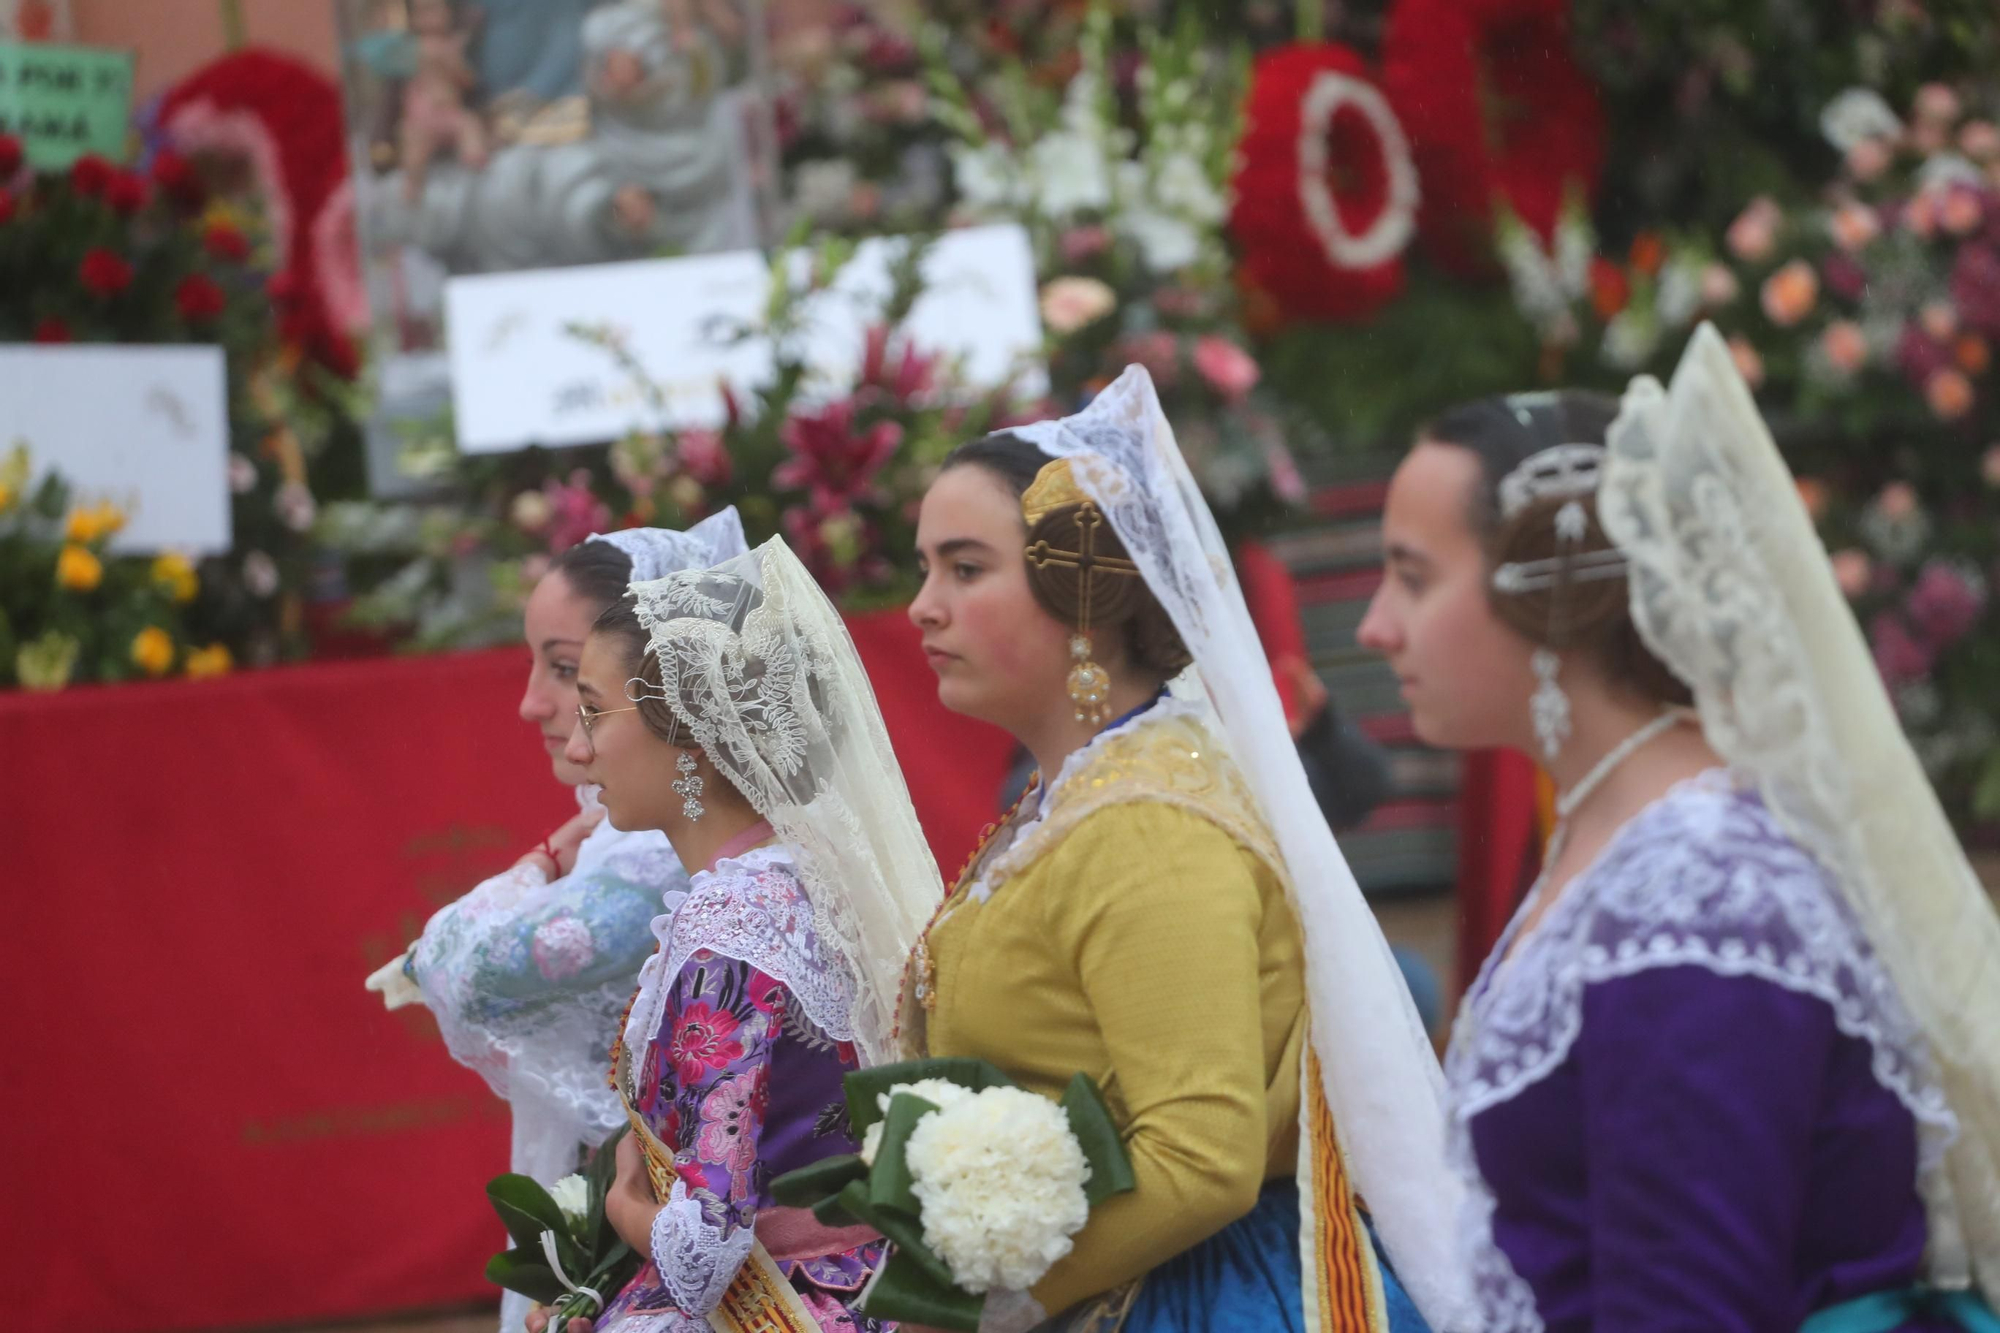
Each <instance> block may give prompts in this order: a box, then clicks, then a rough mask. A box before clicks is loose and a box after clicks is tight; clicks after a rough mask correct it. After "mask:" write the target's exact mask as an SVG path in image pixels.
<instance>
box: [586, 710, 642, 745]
mask: <svg viewBox="0 0 2000 1333" xmlns="http://www.w3.org/2000/svg"><path fill="white" fill-rule="evenodd" d="M638 711H639V705H637V704H633V705H632V706H631V707H630V708H592V707H591V706H590V705H589V704H578V705H577V706H576V721H577V725H578V726H580V727H582V728H583V741H584V744H586V745H588V746H590V749H591V753H593V754H595V753H596V752H597V742H596V740H595V738H594V737H593V736H592V735H591V728H592V727H594V726H596V725H597V719H598V718H600V717H610V716H611V715H612V714H613V713H636V712H638Z"/></svg>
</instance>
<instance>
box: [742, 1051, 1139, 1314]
mask: <svg viewBox="0 0 2000 1333" xmlns="http://www.w3.org/2000/svg"><path fill="white" fill-rule="evenodd" d="M846 1090H847V1104H848V1112H849V1116H850V1118H851V1120H852V1123H853V1125H854V1128H855V1130H856V1131H857V1132H859V1133H860V1134H861V1135H862V1136H863V1137H862V1149H861V1152H860V1153H858V1154H854V1155H851V1156H844V1157H835V1158H829V1159H828V1160H826V1161H823V1162H818V1163H815V1164H814V1165H812V1166H810V1167H807V1168H805V1169H803V1170H800V1171H794V1172H791V1173H790V1174H788V1175H784V1176H780V1177H779V1178H778V1179H777V1180H775V1181H773V1182H772V1184H771V1189H772V1193H773V1195H774V1197H776V1198H777V1199H778V1201H779V1202H780V1203H786V1204H789V1205H791V1206H794V1207H809V1208H812V1209H813V1210H814V1213H815V1215H816V1216H817V1217H818V1218H819V1220H820V1221H822V1222H824V1223H826V1224H827V1225H830V1226H843V1225H845V1226H852V1225H858V1224H866V1225H869V1226H872V1227H874V1228H875V1229H876V1230H878V1231H880V1232H881V1233H882V1234H883V1235H884V1236H886V1237H887V1238H888V1239H889V1241H890V1242H891V1246H892V1248H891V1250H890V1253H889V1257H888V1259H887V1261H886V1262H885V1263H884V1265H883V1267H882V1270H881V1272H880V1273H879V1274H878V1275H877V1277H876V1280H875V1282H874V1284H873V1285H872V1286H871V1287H870V1288H869V1290H868V1292H867V1294H866V1296H864V1297H863V1299H862V1304H861V1308H862V1310H863V1312H864V1313H867V1314H869V1315H872V1316H874V1317H876V1318H880V1319H894V1320H899V1321H913V1322H920V1323H925V1324H932V1325H936V1326H938V1327H942V1328H956V1329H967V1330H972V1329H977V1328H978V1327H979V1323H980V1313H981V1310H982V1309H983V1307H984V1305H985V1298H986V1295H987V1294H988V1293H989V1292H993V1291H1025V1290H1026V1289H1027V1288H1029V1287H1031V1286H1033V1285H1034V1284H1035V1283H1036V1282H1038V1281H1040V1280H1041V1278H1042V1276H1043V1275H1044V1274H1046V1273H1047V1272H1048V1271H1049V1269H1050V1268H1051V1267H1052V1266H1053V1265H1054V1264H1055V1263H1056V1261H1057V1260H1059V1259H1061V1258H1062V1257H1063V1256H1064V1255H1066V1254H1068V1253H1069V1252H1070V1248H1071V1243H1070V1237H1071V1236H1074V1235H1075V1234H1076V1233H1077V1232H1078V1231H1080V1230H1082V1229H1083V1224H1084V1223H1085V1222H1086V1221H1087V1220H1088V1219H1089V1216H1090V1210H1091V1209H1092V1208H1093V1207H1095V1206H1096V1205H1098V1204H1100V1203H1102V1202H1103V1201H1104V1200H1105V1199H1108V1198H1110V1197H1112V1196H1113V1195H1115V1194H1120V1193H1123V1192H1125V1191H1128V1190H1130V1189H1132V1188H1133V1187H1134V1184H1135V1183H1136V1182H1135V1179H1134V1177H1133V1174H1132V1164H1131V1161H1130V1159H1129V1158H1128V1157H1127V1156H1126V1154H1125V1148H1124V1144H1123V1143H1122V1142H1121V1141H1120V1140H1119V1137H1118V1129H1117V1126H1116V1125H1115V1124H1114V1123H1113V1122H1112V1119H1111V1114H1110V1112H1109V1111H1108V1110H1107V1109H1106V1108H1105V1105H1104V1101H1103V1098H1102V1096H1101V1095H1100V1094H1099V1093H1098V1091H1097V1086H1096V1085H1095V1084H1094V1083H1092V1082H1091V1081H1090V1079H1089V1078H1087V1077H1086V1076H1084V1075H1082V1074H1078V1075H1076V1076H1075V1077H1074V1078H1073V1079H1071V1080H1070V1084H1069V1087H1068V1089H1067V1090H1066V1091H1065V1093H1064V1095H1063V1099H1062V1101H1061V1102H1059V1103H1058V1102H1053V1101H1050V1100H1049V1099H1048V1098H1046V1097H1042V1096H1039V1095H1037V1094H1035V1093H1032V1092H1029V1091H1027V1090H1025V1089H1023V1088H1019V1087H1016V1086H1015V1085H1014V1084H1013V1083H1012V1082H1011V1081H1010V1080H1009V1079H1008V1078H1007V1077H1006V1075H1004V1074H1002V1073H1001V1072H1000V1071H999V1070H998V1069H996V1068H995V1067H994V1066H992V1065H991V1064H989V1063H987V1062H986V1061H983V1060H965V1059H956V1060H950V1059H947V1060H913V1061H908V1062H905V1063H902V1064H891V1065H880V1066H877V1067H875V1068H873V1069H868V1070H862V1071H860V1072H857V1073H853V1074H849V1075H848V1076H847V1080H846Z"/></svg>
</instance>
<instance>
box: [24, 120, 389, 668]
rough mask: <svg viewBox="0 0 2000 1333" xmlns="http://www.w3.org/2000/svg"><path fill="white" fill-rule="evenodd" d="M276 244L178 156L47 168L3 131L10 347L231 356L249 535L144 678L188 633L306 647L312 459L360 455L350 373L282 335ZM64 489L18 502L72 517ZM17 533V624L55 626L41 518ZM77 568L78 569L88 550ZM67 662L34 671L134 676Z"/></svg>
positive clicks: (235, 451) (265, 650)
mask: <svg viewBox="0 0 2000 1333" xmlns="http://www.w3.org/2000/svg"><path fill="white" fill-rule="evenodd" d="M267 251H268V242H267V240H266V238H265V236H264V235H263V234H262V231H261V228H260V227H259V225H258V223H257V221H256V220H255V218H254V217H252V216H251V215H249V214H247V213H244V212H242V211H240V210H237V209H235V208H232V207H229V206H227V205H224V204H221V203H219V202H217V201H216V200H214V199H213V198H212V197H211V195H210V193H209V191H208V189H207V188H206V186H205V185H204V184H203V182H202V179H201V177H200V176H199V174H198V173H197V171H196V170H195V168H194V166H193V165H192V164H191V163H190V162H189V161H188V160H187V159H185V158H182V157H180V156H178V155H177V154H175V153H173V152H171V151H166V150H163V151H161V152H158V153H156V154H155V155H154V156H153V158H152V160H151V162H150V163H149V164H148V165H147V167H146V169H145V170H143V171H138V170H131V169H127V168H124V167H120V166H117V165H114V164H113V163H111V162H109V161H107V160H105V159H104V158H101V157H95V156H86V157H83V158H80V159H78V160H77V161H76V163H75V164H74V165H72V166H71V167H70V168H69V169H68V170H67V171H60V172H55V171H51V172H35V171H31V170H29V169H27V168H26V167H25V165H24V163H23V160H22V154H21V149H20V144H19V143H18V141H16V140H14V139H12V138H9V137H6V136H4V135H0V290H5V291H6V292H7V293H8V295H9V299H8V300H7V301H6V302H5V303H4V304H0V342H37V343H45V344H52V343H68V342H118V343H188V342H205V343H215V344H219V345H220V346H221V347H222V348H223V350H224V352H225V354H226V357H227V364H228V369H229V394H230V435H231V440H230V444H231V454H230V458H229V473H228V476H229V485H230V490H231V492H232V497H233V502H232V523H233V528H234V532H235V536H236V543H237V546H236V549H235V550H234V551H233V552H231V553H230V554H228V555H227V556H219V557H213V558H209V559H204V560H202V561H200V562H199V563H198V565H196V566H195V567H194V576H195V579H196V582H195V584H194V585H193V586H194V588H195V591H194V592H193V593H192V594H191V596H190V598H189V599H188V600H187V601H186V603H185V604H184V605H181V606H180V607H179V608H178V609H177V611H176V614H175V618H174V619H175V623H176V624H177V625H179V626H182V627H183V628H181V629H174V630H172V631H169V630H168V628H167V627H165V626H162V631H163V632H172V633H173V634H174V635H175V639H174V643H175V644H176V645H177V646H176V647H175V649H174V652H173V653H171V654H167V653H164V652H155V653H152V654H149V655H148V658H147V661H148V667H147V669H146V670H144V671H143V672H142V674H155V675H157V674H161V673H162V672H164V671H165V670H167V669H168V666H170V665H171V664H172V663H174V662H184V660H185V658H186V653H185V650H184V648H183V647H181V646H179V645H184V644H185V643H188V642H194V643H198V644H200V645H201V646H202V648H203V649H204V650H206V649H208V648H209V647H211V646H219V648H220V650H221V651H220V653H211V654H209V655H208V656H205V657H203V658H201V659H198V660H199V661H201V662H202V663H203V664H204V665H205V667H213V666H214V665H215V664H216V663H221V662H228V661H236V662H249V663H258V664H261V663H265V662H271V661H276V660H278V659H280V658H282V657H285V656H291V655H297V654H298V653H301V652H303V651H304V649H305V636H304V633H303V619H302V598H301V593H302V590H303V588H304V586H305V584H306V583H307V581H308V578H309V576H310V574H311V563H310V533H311V531H312V528H313V524H314V520H315V517H316V514H317V509H318V506H317V502H316V499H315V496H314V492H313V489H312V477H311V475H310V473H311V471H312V469H313V467H314V465H315V463H316V462H318V463H322V464H325V465H327V466H329V467H331V468H334V469H336V470H337V469H338V468H339V467H340V466H341V465H342V461H343V460H342V459H341V458H340V457H339V454H340V450H339V449H338V448H329V446H330V445H333V444H335V443H336V442H344V443H345V444H347V445H349V446H352V448H353V457H354V458H355V459H358V444H357V443H356V442H355V441H354V440H353V439H352V437H351V436H344V435H343V432H344V431H346V430H347V429H348V422H349V413H348V408H347V404H346V394H345V387H344V385H343V384H342V383H341V382H340V381H338V380H336V379H335V378H334V377H332V376H330V375H326V374H324V373H322V372H320V371H319V370H318V369H317V368H316V367H314V366H313V365H312V364H311V363H308V362H306V361H305V360H304V359H303V358H302V357H301V356H300V355H299V354H298V351H297V349H296V348H295V347H292V346H289V345H287V344H286V343H284V342H283V341H282V340H281V339H280V337H279V336H278V331H277V329H276V327H275V325H274V323H273V319H272V303H271V299H270V293H269V291H268V284H267V280H266V277H265V273H266V269H265V259H266V254H267ZM24 480H25V479H24ZM18 484H20V483H17V485H18ZM50 486H54V487H55V488H56V489H55V490H53V491H51V490H49V489H48V488H49V487H50ZM65 492H66V488H64V487H63V485H62V483H61V482H60V481H59V480H56V479H53V478H51V479H49V480H47V481H45V482H44V483H43V489H42V491H40V492H38V495H39V496H40V497H41V499H40V502H39V505H30V506H27V507H26V508H25V509H23V510H22V511H21V515H20V521H22V522H24V523H28V521H29V519H30V517H31V516H33V515H40V516H42V518H44V519H48V518H60V514H55V515H50V514H49V513H48V512H47V506H49V505H54V506H55V507H56V508H57V509H60V508H61V507H62V503H63V502H61V501H57V500H54V499H52V498H49V497H52V496H54V495H56V494H59V493H65ZM20 537H21V540H20V542H19V543H17V544H16V545H14V546H12V547H10V548H9V549H10V551H11V552H12V553H13V555H12V556H10V559H11V558H18V559H21V560H24V561H29V562H30V563H29V564H26V565H21V566H9V567H8V568H6V569H4V570H0V578H4V579H5V580H6V584H7V587H8V588H9V592H8V593H7V595H6V598H5V600H4V601H0V613H4V614H5V615H6V616H7V617H8V619H9V620H10V621H11V622H13V624H14V625H15V626H16V627H17V629H16V632H17V633H18V632H19V627H20V626H23V625H29V624H37V625H40V624H47V625H49V626H50V627H51V628H60V625H61V623H67V622H66V621H65V620H64V617H63V616H62V615H60V614H58V611H57V610H56V609H55V607H54V605H53V604H51V603H48V602H46V601H45V595H46V594H47V593H48V591H49V590H48V589H47V588H44V587H42V586H41V581H40V578H39V570H40V568H41V566H40V565H39V564H37V563H33V562H34V561H37V560H39V559H40V557H39V555H37V554H35V553H36V552H38V551H40V550H41V546H40V544H39V543H41V542H42V541H43V540H44V534H43V533H42V530H41V529H40V528H36V527H34V526H33V524H32V523H29V526H28V528H26V529H23V530H22V532H21V533H20ZM84 545H85V548H86V549H87V550H89V551H90V552H91V553H92V554H93V555H94V556H101V554H102V553H101V551H99V550H98V549H97V548H92V547H89V546H88V544H87V543H86V544H84ZM176 558H177V559H178V558H179V557H176ZM70 567H71V568H72V569H81V568H82V561H81V560H80V559H72V560H71V561H70ZM119 568H122V564H121V563H120V562H115V561H114V562H113V563H112V565H110V566H107V569H108V570H110V571H112V573H111V574H109V575H108V576H107V579H106V581H105V584H104V585H103V587H102V588H100V589H95V590H90V595H91V596H92V597H94V598H96V599H98V600H97V601H96V602H95V603H94V605H96V606H97V607H98V608H99V609H100V610H101V609H104V608H105V607H107V606H108V605H109V603H108V602H106V601H105V599H107V598H112V597H114V596H117V595H120V594H121V590H122V589H123V588H124V587H125V586H126V581H125V580H124V579H123V577H122V575H116V573H115V571H116V569H119ZM65 591H67V592H81V591H84V590H82V589H78V588H74V587H71V588H67V589H65ZM59 622H60V623H59ZM62 632H64V633H69V632H70V631H68V630H63V631H62ZM39 633H40V632H39V631H38V634H39ZM183 636H185V637H183ZM80 642H81V641H80ZM59 659H60V655H59V654H58V655H56V656H55V657H51V658H48V659H47V660H48V661H50V662H54V661H57V660H59ZM163 663H164V664H163ZM155 666H157V668H158V669H157V670H155V669H152V668H153V667H155ZM72 667H73V672H64V673H55V672H53V671H41V672H36V673H33V674H35V676H36V678H37V679H38V680H41V681H54V680H55V678H56V676H57V675H61V676H63V678H64V679H69V678H74V679H83V680H116V679H121V678H123V676H124V675H126V674H129V671H128V669H127V668H126V667H121V666H118V665H116V661H115V658H114V657H113V656H107V655H106V654H105V653H102V652H99V651H96V650H94V649H89V648H88V646H87V645H86V647H85V649H84V650H82V651H80V654H79V656H78V657H76V658H75V659H74V661H73V662H72ZM57 683H60V682H57Z"/></svg>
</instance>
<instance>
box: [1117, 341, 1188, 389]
mask: <svg viewBox="0 0 2000 1333" xmlns="http://www.w3.org/2000/svg"><path fill="white" fill-rule="evenodd" d="M1122 347H1123V353H1122V354H1123V355H1124V357H1125V358H1126V359H1127V360H1129V361H1134V362H1137V363H1138V364H1139V365H1142V366H1144V367H1145V368H1146V373H1147V374H1148V375H1151V376H1152V377H1153V383H1155V384H1157V385H1159V386H1160V388H1161V389H1162V390H1164V389H1166V388H1167V386H1169V385H1171V384H1172V383H1173V382H1174V381H1175V380H1176V379H1178V378H1179V377H1180V367H1181V344H1180V339H1178V338H1176V337H1174V335H1173V334H1171V333H1168V332H1166V331H1165V330H1163V329H1157V330H1155V331H1153V332H1152V333H1140V334H1135V335H1134V336H1132V337H1130V338H1127V339H1125V341H1124V343H1123V344H1122Z"/></svg>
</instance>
